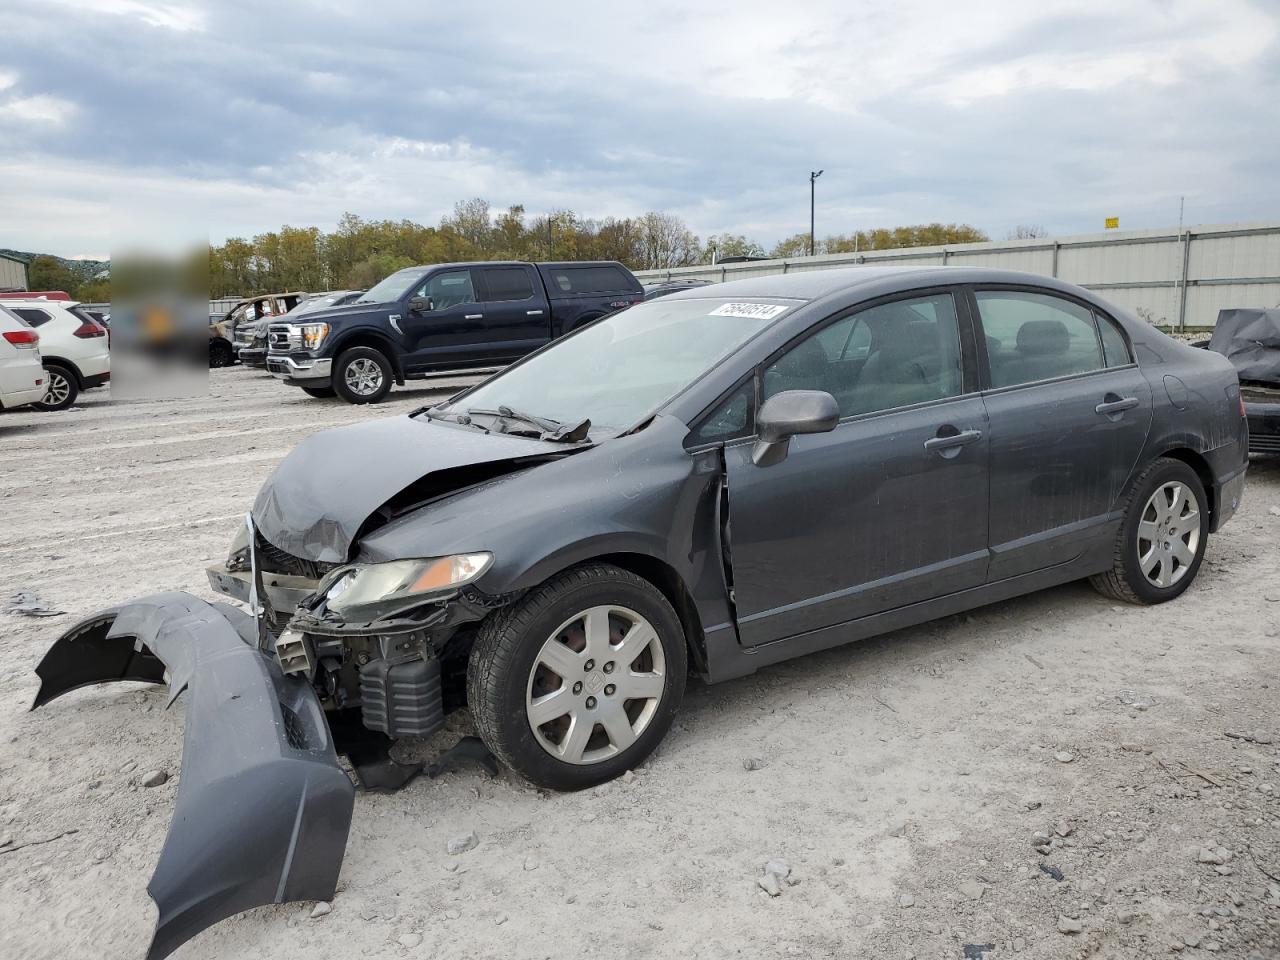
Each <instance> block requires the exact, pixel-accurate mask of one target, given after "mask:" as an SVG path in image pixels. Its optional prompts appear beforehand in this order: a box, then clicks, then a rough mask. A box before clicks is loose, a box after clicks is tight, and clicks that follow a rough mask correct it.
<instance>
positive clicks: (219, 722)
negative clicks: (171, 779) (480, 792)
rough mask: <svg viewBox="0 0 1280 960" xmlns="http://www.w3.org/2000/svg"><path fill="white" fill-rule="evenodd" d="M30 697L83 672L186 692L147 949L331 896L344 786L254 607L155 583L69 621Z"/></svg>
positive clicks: (306, 696) (81, 682)
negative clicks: (269, 647) (259, 911)
mask: <svg viewBox="0 0 1280 960" xmlns="http://www.w3.org/2000/svg"><path fill="white" fill-rule="evenodd" d="M36 673H37V674H38V675H39V677H40V680H41V684H40V690H39V692H38V693H37V695H36V699H35V703H34V704H33V705H32V709H35V708H36V707H40V706H43V705H44V704H46V703H48V702H49V701H50V700H53V699H54V698H56V697H59V696H61V695H62V694H64V693H67V692H68V691H70V690H74V689H76V688H78V687H83V686H88V685H90V684H96V683H103V682H107V681H113V680H141V681H146V682H150V683H161V682H163V681H164V679H165V678H166V674H167V679H168V683H169V703H170V704H172V703H173V701H174V700H175V699H177V697H178V696H179V694H181V693H182V691H183V690H189V691H190V694H189V696H188V702H187V723H186V733H185V739H184V747H183V757H182V775H181V781H180V783H179V786H178V796H177V802H176V805H175V809H174V814H173V820H172V822H171V824H170V828H169V836H168V837H167V838H166V839H165V844H164V849H163V850H162V851H161V853H160V860H159V862H158V863H157V865H156V870H155V873H154V874H153V875H152V877H151V882H150V883H149V884H148V885H147V892H148V893H149V894H150V895H151V898H152V899H153V900H154V901H155V903H156V906H157V907H158V908H159V914H160V916H159V921H158V923H157V926H156V931H155V936H154V938H153V940H152V942H151V947H150V949H149V951H148V953H147V958H148V960H160V958H162V957H166V956H168V955H169V954H170V953H172V952H173V951H174V950H175V949H177V947H178V946H179V945H181V944H182V943H184V942H185V941H187V940H188V939H190V938H191V937H193V936H195V935H196V934H197V933H199V932H200V931H201V930H204V929H205V928H207V927H209V926H211V925H213V924H215V923H217V922H218V921H220V920H223V919H226V918H227V917H230V916H232V915H234V914H237V913H240V912H242V911H244V910H248V909H250V908H252V907H256V906H261V905H263V904H268V903H284V902H286V901H291V900H329V899H332V897H333V893H334V890H335V887H336V884H337V880H338V871H339V869H340V868H341V865H342V856H343V851H344V850H345V848H346V843H347V833H348V831H349V829H350V826H351V813H352V807H353V804H354V799H355V787H354V785H353V784H352V782H351V779H350V778H349V777H348V776H347V775H346V773H344V772H343V770H342V768H341V767H340V766H339V765H338V758H337V754H336V752H335V749H334V744H333V740H332V737H331V735H330V731H329V727H328V725H327V723H326V721H325V717H324V712H323V710H322V709H321V706H320V703H319V701H318V700H317V699H316V695H315V692H314V691H313V690H312V688H311V686H310V685H309V684H308V683H307V682H305V681H304V680H301V679H299V678H294V677H286V676H284V675H283V674H282V673H281V672H280V668H279V666H278V664H277V663H276V662H275V660H274V659H273V658H270V657H268V656H266V655H264V654H263V653H262V652H260V651H259V650H258V648H257V646H256V629H255V627H254V624H253V620H252V618H250V617H249V616H247V615H246V614H244V613H242V612H241V611H239V610H237V609H235V608H234V607H231V606H226V605H223V604H209V603H206V602H205V601H203V600H200V599H198V598H196V597H193V596H191V595H190V594H186V593H160V594H154V595H152V596H149V597H143V598H141V599H139V600H134V601H132V602H130V603H127V604H124V605H123V606H120V607H116V608H113V609H111V610H105V611H103V612H101V613H98V614H95V615H94V616H92V617H89V618H88V619H86V620H83V621H81V622H80V623H78V624H76V625H75V626H74V627H72V628H71V629H70V630H68V631H67V632H66V633H64V634H63V635H62V636H61V637H60V638H59V639H58V640H57V642H56V643H54V645H53V646H52V647H51V648H50V650H49V652H48V653H47V654H46V655H45V658H44V659H43V660H42V661H41V662H40V665H39V666H38V667H37V668H36Z"/></svg>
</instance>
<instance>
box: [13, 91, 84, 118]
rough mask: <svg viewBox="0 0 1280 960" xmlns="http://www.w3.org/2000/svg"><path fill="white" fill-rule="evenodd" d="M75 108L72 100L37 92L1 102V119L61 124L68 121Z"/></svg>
mask: <svg viewBox="0 0 1280 960" xmlns="http://www.w3.org/2000/svg"><path fill="white" fill-rule="evenodd" d="M75 110H76V105H75V104H74V103H72V102H71V101H70V100H63V99H61V98H60V97H51V96H48V95H46V94H36V95H35V96H33V97H13V98H11V99H9V100H5V101H2V102H0V119H4V120H17V121H26V122H30V123H51V124H58V125H61V124H64V123H66V122H67V120H68V118H70V116H71V115H72V114H73V113H75Z"/></svg>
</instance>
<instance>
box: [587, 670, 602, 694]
mask: <svg viewBox="0 0 1280 960" xmlns="http://www.w3.org/2000/svg"><path fill="white" fill-rule="evenodd" d="M586 686H587V692H588V693H599V692H600V691H601V690H603V689H604V674H602V673H600V672H599V671H596V672H594V673H589V674H587V682H586Z"/></svg>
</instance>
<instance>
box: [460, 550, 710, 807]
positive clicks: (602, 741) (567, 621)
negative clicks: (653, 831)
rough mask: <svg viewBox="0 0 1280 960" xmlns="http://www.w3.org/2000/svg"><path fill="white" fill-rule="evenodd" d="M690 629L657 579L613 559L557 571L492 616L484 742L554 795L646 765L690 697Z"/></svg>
mask: <svg viewBox="0 0 1280 960" xmlns="http://www.w3.org/2000/svg"><path fill="white" fill-rule="evenodd" d="M687 656H688V654H687V651H686V650H685V636H684V629H683V628H682V627H681V625H680V620H679V618H678V617H677V616H676V613H675V611H674V610H673V609H672V608H671V604H670V603H668V602H667V599H666V597H664V596H663V595H662V593H661V592H660V591H659V590H658V589H657V588H656V587H654V586H653V584H651V583H649V582H648V581H647V580H644V579H642V578H641V577H638V576H636V575H635V574H634V573H631V572H629V571H627V570H623V569H621V568H620V567H615V566H613V565H611V564H607V563H588V564H583V565H582V566H578V567H573V568H572V569H570V570H566V571H565V572H564V573H561V574H558V575H557V576H555V577H553V578H552V579H550V580H548V581H547V582H546V583H544V584H542V585H541V586H539V587H536V588H535V589H533V590H532V591H530V592H529V593H528V594H526V595H525V596H524V597H523V598H522V599H521V600H520V601H519V602H518V603H516V604H515V605H514V606H512V607H510V608H509V609H506V610H502V611H499V612H497V613H495V614H494V615H492V616H491V617H490V618H489V619H488V620H486V621H485V623H484V625H483V627H482V628H481V631H480V636H479V637H478V638H477V640H476V643H475V646H474V647H473V648H472V651H471V661H470V663H469V665H468V668H467V702H468V705H469V706H470V708H471V715H472V717H473V719H474V720H475V724H476V728H477V730H478V731H479V733H480V736H481V738H482V739H483V740H484V742H485V743H486V744H487V745H488V747H489V749H490V750H492V751H493V753H494V755H495V756H497V757H498V758H499V759H500V760H502V761H503V763H505V764H507V766H509V767H511V769H513V770H515V771H516V772H517V773H519V774H520V775H521V776H523V777H525V778H526V779H528V780H531V781H532V782H534V783H536V784H538V785H539V786H543V787H550V788H552V789H554V790H580V789H583V788H584V787H590V786H594V785H595V784H597V783H603V782H604V781H605V780H611V779H613V778H614V777H616V776H619V775H620V774H623V773H625V772H626V771H628V770H630V769H632V768H633V767H635V766H636V765H637V764H638V763H640V762H641V761H642V760H644V758H645V757H647V756H648V755H649V754H650V753H652V752H653V750H654V748H655V747H657V745H658V743H659V742H660V741H661V740H662V738H663V736H664V735H665V734H666V732H667V729H668V728H669V727H670V726H671V720H672V717H674V716H675V712H676V708H677V707H679V705H680V700H681V698H682V697H683V696H684V685H685V674H686V671H687V669H688V661H687Z"/></svg>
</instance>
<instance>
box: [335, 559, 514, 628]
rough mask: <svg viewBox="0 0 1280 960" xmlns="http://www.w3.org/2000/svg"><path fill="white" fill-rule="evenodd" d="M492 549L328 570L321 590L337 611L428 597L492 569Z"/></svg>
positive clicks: (341, 611) (460, 584)
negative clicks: (331, 571)
mask: <svg viewBox="0 0 1280 960" xmlns="http://www.w3.org/2000/svg"><path fill="white" fill-rule="evenodd" d="M492 562H493V554H491V553H462V554H458V555H456V556H452V557H434V558H428V559H424V560H392V561H390V562H388V563H357V564H353V565H351V566H349V567H343V568H341V569H339V570H335V571H333V573H331V574H329V575H328V576H327V577H326V578H325V580H324V582H322V583H321V584H320V589H319V591H317V592H319V593H321V594H322V595H323V596H324V598H325V603H326V605H327V606H328V607H329V609H330V610H332V611H333V612H334V613H339V614H341V613H344V612H346V611H349V610H356V609H358V608H361V607H370V606H373V605H375V604H378V605H383V604H387V603H394V602H395V601H397V600H410V599H413V598H416V597H426V596H430V595H431V594H433V593H440V592H442V591H445V590H452V589H455V588H457V587H461V586H463V585H464V584H467V583H470V582H471V581H473V580H475V579H476V578H477V577H479V576H480V575H481V574H482V573H484V572H485V571H486V570H488V569H489V565H490V564H491V563H492Z"/></svg>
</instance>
